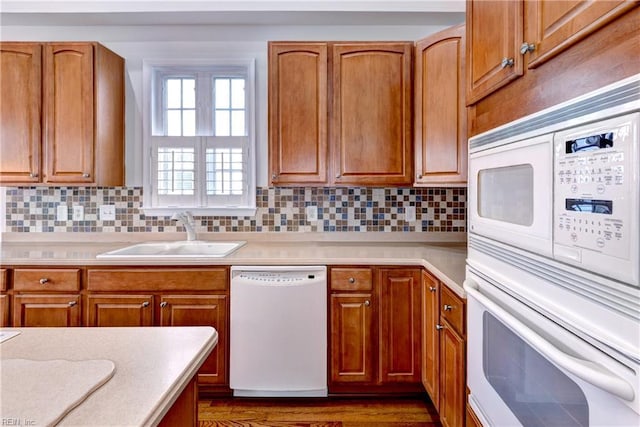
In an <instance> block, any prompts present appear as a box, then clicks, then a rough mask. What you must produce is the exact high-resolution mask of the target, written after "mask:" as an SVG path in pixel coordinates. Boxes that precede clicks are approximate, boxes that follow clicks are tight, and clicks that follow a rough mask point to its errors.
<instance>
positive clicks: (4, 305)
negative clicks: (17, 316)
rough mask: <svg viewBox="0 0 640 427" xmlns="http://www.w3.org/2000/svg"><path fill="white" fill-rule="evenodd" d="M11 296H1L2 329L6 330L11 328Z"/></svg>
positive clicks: (0, 322) (0, 316)
mask: <svg viewBox="0 0 640 427" xmlns="http://www.w3.org/2000/svg"><path fill="white" fill-rule="evenodd" d="M9 301H10V298H9V295H4V294H3V295H0V327H1V328H5V327H8V326H11V320H10V319H11V318H10V317H9V313H10V312H9V306H10V303H9Z"/></svg>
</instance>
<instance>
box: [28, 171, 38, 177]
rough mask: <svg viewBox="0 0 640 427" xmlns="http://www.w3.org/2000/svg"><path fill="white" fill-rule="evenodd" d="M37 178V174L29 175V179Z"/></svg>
mask: <svg viewBox="0 0 640 427" xmlns="http://www.w3.org/2000/svg"><path fill="white" fill-rule="evenodd" d="M37 177H38V174H37V173H35V172H32V173H30V174H29V178H37Z"/></svg>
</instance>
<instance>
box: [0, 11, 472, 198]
mask: <svg viewBox="0 0 640 427" xmlns="http://www.w3.org/2000/svg"><path fill="white" fill-rule="evenodd" d="M452 19H453V20H455V19H459V21H458V22H451V20H452ZM462 19H464V15H462V14H461V15H459V16H457V18H450V17H449V18H444V19H443V22H442V23H441V24H440V25H434V24H433V23H430V24H428V25H339V26H337V25H336V26H333V25H332V26H329V25H311V26H302V25H300V26H297V25H284V26H274V25H193V26H184V25H170V26H157V25H138V26H113V25H109V26H91V27H86V26H26V25H22V26H19V25H13V26H12V25H9V26H7V25H5V26H3V27H2V29H1V32H0V39H1V40H15V41H19V40H31V41H54V40H55V41H76V40H81V41H98V42H100V43H102V44H104V45H105V46H107V47H108V48H110V49H111V50H113V51H114V52H116V53H118V54H119V55H121V56H123V57H124V58H125V60H126V70H127V75H128V79H127V87H126V96H127V110H126V147H127V149H126V168H127V169H126V170H127V185H128V186H140V185H142V167H141V166H140V165H141V160H142V149H141V147H142V92H143V91H142V87H143V86H142V84H143V82H142V61H143V60H144V59H178V58H185V59H193V58H247V57H252V58H255V59H256V79H257V82H256V90H257V93H256V110H257V117H256V128H257V135H256V137H257V138H256V142H257V158H256V164H257V169H258V170H257V184H258V185H259V186H264V185H267V182H268V179H267V176H268V174H267V172H268V171H267V167H268V160H267V159H268V157H267V145H268V140H267V41H269V40H290V41H292V40H361V41H367V40H407V41H412V40H417V39H420V38H422V37H425V36H427V35H429V34H432V33H435V32H437V31H440V30H442V29H444V28H447V27H449V26H451V25H455V24H457V23H460V22H462ZM430 22H432V20H431V21H430Z"/></svg>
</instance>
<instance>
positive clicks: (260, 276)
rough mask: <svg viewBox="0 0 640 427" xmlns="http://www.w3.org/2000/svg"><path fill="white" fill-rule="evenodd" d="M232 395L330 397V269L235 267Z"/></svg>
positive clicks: (310, 267) (231, 338)
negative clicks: (328, 339) (328, 351)
mask: <svg viewBox="0 0 640 427" xmlns="http://www.w3.org/2000/svg"><path fill="white" fill-rule="evenodd" d="M230 300H231V332H230V344H231V354H230V362H229V364H230V374H229V382H230V386H231V388H232V389H233V395H234V396H247V397H258V396H268V397H295V396H299V397H324V396H327V268H326V267H325V266H320V267H319V266H288V267H281V266H278V267H276V266H234V267H231V296H230Z"/></svg>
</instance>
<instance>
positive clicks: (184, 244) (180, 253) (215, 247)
mask: <svg viewBox="0 0 640 427" xmlns="http://www.w3.org/2000/svg"><path fill="white" fill-rule="evenodd" d="M245 243H247V242H239V241H237V242H207V241H202V240H193V241H187V240H183V241H178V242H149V243H139V244H136V245H131V246H127V247H124V248H120V249H116V250H113V251H110V252H105V253H102V254H99V255H97V256H96V258H120V259H124V258H223V257H226V256H227V255H229V254H231V253H232V252H234V251H236V250H238V249H239V248H240V247H242V246H243V245H244V244H245Z"/></svg>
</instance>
